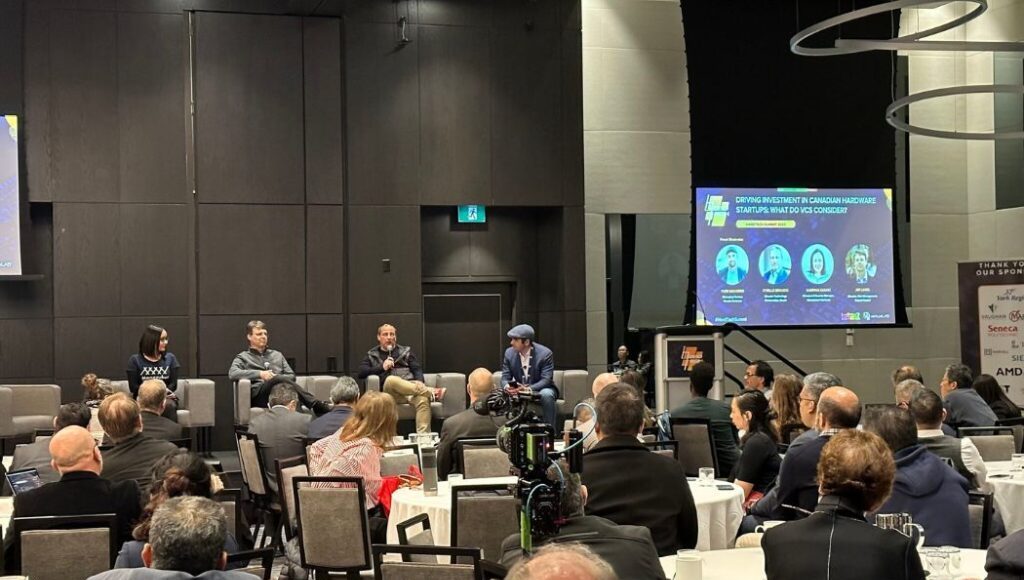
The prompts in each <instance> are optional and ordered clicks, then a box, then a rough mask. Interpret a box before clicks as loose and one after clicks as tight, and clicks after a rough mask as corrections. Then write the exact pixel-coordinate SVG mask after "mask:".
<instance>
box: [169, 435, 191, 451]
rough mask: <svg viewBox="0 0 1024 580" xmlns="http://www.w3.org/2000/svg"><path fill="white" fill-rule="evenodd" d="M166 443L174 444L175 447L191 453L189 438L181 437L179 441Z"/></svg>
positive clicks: (172, 440)
mask: <svg viewBox="0 0 1024 580" xmlns="http://www.w3.org/2000/svg"><path fill="white" fill-rule="evenodd" d="M168 441H170V442H171V443H174V446H175V447H181V448H183V449H188V450H189V451H192V438H191V437H182V438H181V439H168Z"/></svg>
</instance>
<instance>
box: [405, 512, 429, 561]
mask: <svg viewBox="0 0 1024 580" xmlns="http://www.w3.org/2000/svg"><path fill="white" fill-rule="evenodd" d="M417 524H421V525H422V527H421V528H420V531H418V532H416V533H414V534H411V535H410V534H409V529H410V528H412V527H413V526H416V525H417ZM395 528H396V529H397V530H398V544H399V545H400V546H433V545H434V534H433V532H431V531H430V515H428V514H419V515H415V516H413V517H411V518H409V519H407V520H405V521H402V522H398V524H397V525H395ZM402 561H403V562H436V561H437V559H436V558H435V557H434V556H432V555H424V554H402Z"/></svg>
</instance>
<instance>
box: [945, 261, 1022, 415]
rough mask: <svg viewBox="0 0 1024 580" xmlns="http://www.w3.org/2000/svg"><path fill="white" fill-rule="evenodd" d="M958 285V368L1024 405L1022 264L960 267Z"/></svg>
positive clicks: (963, 265)
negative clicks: (988, 379)
mask: <svg viewBox="0 0 1024 580" xmlns="http://www.w3.org/2000/svg"><path fill="white" fill-rule="evenodd" d="M959 283H960V284H959V285H960V350H961V358H962V359H963V361H964V364H966V365H968V366H970V367H971V368H972V369H973V370H974V371H975V372H980V373H986V374H989V375H992V376H993V377H995V378H996V380H997V381H999V384H1000V385H1002V386H1003V388H1004V389H1006V391H1007V394H1008V395H1009V397H1010V398H1011V399H1012V400H1013V401H1014V402H1015V403H1017V404H1018V405H1024V260H997V261H988V262H963V263H961V264H959Z"/></svg>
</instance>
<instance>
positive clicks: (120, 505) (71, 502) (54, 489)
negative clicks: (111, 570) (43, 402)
mask: <svg viewBox="0 0 1024 580" xmlns="http://www.w3.org/2000/svg"><path fill="white" fill-rule="evenodd" d="M122 396H124V395H122ZM125 399H127V400H129V401H131V399H128V398H127V397H125ZM132 404H133V405H134V404H135V402H134V401H132ZM50 456H51V457H52V458H53V459H52V461H53V468H54V469H56V470H57V472H58V473H60V481H57V482H55V483H49V484H47V485H44V486H43V487H40V488H39V489H33V490H32V491H27V492H25V493H20V494H18V495H16V496H14V511H13V513H12V514H11V517H12V518H20V517H32V516H75V515H87V514H111V513H112V514H116V515H117V522H116V526H117V528H116V529H115V530H113V531H112V532H113V533H114V534H115V535H116V538H117V540H116V541H117V543H118V544H120V543H121V542H125V541H128V540H130V539H131V534H132V525H133V524H134V522H135V520H137V519H138V517H139V511H140V507H141V503H140V501H139V486H138V484H136V483H135V482H134V481H121V482H114V481H110V480H108V479H105V478H102V477H100V471H101V470H102V469H103V458H102V457H101V456H100V452H99V449H97V448H96V440H95V439H93V437H92V435H91V434H90V433H89V432H88V431H86V430H85V429H83V428H82V427H79V426H77V425H71V426H68V427H65V428H63V429H61V430H60V431H58V432H57V433H55V434H54V436H53V438H52V439H50ZM4 567H5V570H6V571H7V572H8V573H11V574H17V573H18V572H19V571H20V569H21V553H20V546H19V545H18V544H17V543H15V541H14V534H10V533H8V534H6V535H5V537H4Z"/></svg>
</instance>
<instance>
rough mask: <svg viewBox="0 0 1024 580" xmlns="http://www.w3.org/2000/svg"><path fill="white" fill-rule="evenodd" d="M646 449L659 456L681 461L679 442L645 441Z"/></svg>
mask: <svg viewBox="0 0 1024 580" xmlns="http://www.w3.org/2000/svg"><path fill="white" fill-rule="evenodd" d="M644 447H646V448H648V449H650V450H651V451H652V452H654V453H657V454H658V455H664V456H666V457H671V458H672V459H675V460H677V461H678V460H679V442H678V441H675V440H668V441H644Z"/></svg>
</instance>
